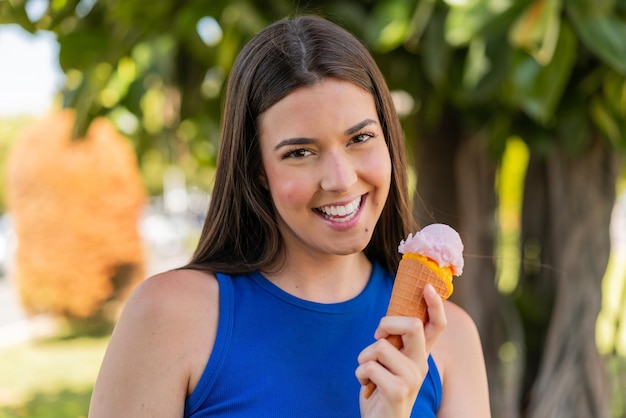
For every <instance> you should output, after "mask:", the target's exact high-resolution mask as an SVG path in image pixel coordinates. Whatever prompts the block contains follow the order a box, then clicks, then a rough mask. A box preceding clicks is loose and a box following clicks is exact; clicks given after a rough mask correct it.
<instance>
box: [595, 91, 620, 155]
mask: <svg viewBox="0 0 626 418" xmlns="http://www.w3.org/2000/svg"><path fill="white" fill-rule="evenodd" d="M589 109H590V113H591V119H592V120H593V122H594V123H595V125H596V126H597V127H598V129H599V130H600V132H602V134H603V135H604V136H605V137H606V138H608V139H609V141H610V142H611V143H612V144H613V145H614V146H615V147H616V148H619V149H624V148H626V122H625V121H624V119H623V118H618V117H615V115H614V114H613V113H612V112H611V110H610V109H608V107H607V105H606V103H604V101H602V100H601V99H600V98H598V97H594V98H593V100H592V101H591V105H590V108H589Z"/></svg>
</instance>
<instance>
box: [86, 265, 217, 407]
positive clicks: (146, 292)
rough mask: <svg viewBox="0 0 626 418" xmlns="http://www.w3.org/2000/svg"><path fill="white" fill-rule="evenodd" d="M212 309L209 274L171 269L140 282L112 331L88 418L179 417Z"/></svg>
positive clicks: (197, 372) (198, 370) (208, 347)
mask: <svg viewBox="0 0 626 418" xmlns="http://www.w3.org/2000/svg"><path fill="white" fill-rule="evenodd" d="M218 313H219V286H218V283H217V280H216V278H215V276H213V275H211V274H207V273H203V272H198V271H193V270H173V271H168V272H165V273H161V274H157V275H155V276H152V277H150V278H148V279H146V280H145V281H144V282H142V283H141V284H140V285H139V286H138V287H137V288H136V289H135V291H134V292H133V294H132V295H131V297H130V298H129V299H128V301H127V302H126V303H125V306H124V309H123V311H122V315H121V316H120V318H119V320H118V322H117V324H116V327H115V330H114V331H113V334H112V336H111V341H110V343H109V346H108V348H107V351H106V354H105V357H104V360H103V363H102V367H101V369H100V373H99V375H98V379H97V381H96V385H95V387H94V392H93V395H92V402H91V409H90V415H89V416H90V417H91V416H93V417H99V416H118V417H125V416H133V417H144V416H146V417H147V416H151V417H158V416H176V415H180V414H181V412H182V408H183V406H184V400H185V398H186V396H187V395H188V394H189V393H190V392H191V391H192V390H193V388H194V387H195V385H196V384H197V382H198V380H199V378H200V376H201V374H202V371H203V370H204V367H205V365H206V362H207V360H208V358H209V356H210V354H211V351H212V349H213V343H214V341H215V335H216V333H217V321H218ZM154 382H159V384H158V385H155V384H154Z"/></svg>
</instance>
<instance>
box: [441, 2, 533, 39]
mask: <svg viewBox="0 0 626 418" xmlns="http://www.w3.org/2000/svg"><path fill="white" fill-rule="evenodd" d="M530 1H531V0H502V1H498V2H494V1H493V0H467V1H463V2H459V1H451V0H446V1H445V2H446V3H448V5H449V6H450V11H449V13H448V17H447V19H446V25H445V38H446V41H447V42H448V43H450V45H453V46H462V45H467V44H469V43H470V42H471V41H472V39H475V38H477V37H480V36H486V35H494V34H496V36H497V34H498V33H499V32H502V31H504V30H506V28H508V27H509V25H510V22H511V20H512V19H515V18H516V16H517V14H518V12H519V11H520V10H523V9H524V8H525V6H526V4H528V3H529V2H530Z"/></svg>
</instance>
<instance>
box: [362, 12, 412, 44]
mask: <svg viewBox="0 0 626 418" xmlns="http://www.w3.org/2000/svg"><path fill="white" fill-rule="evenodd" d="M414 9H415V0H393V1H386V2H379V3H378V4H377V6H376V8H375V9H374V12H373V15H372V19H371V22H372V23H371V26H370V30H369V31H367V32H366V37H367V38H368V39H369V40H370V42H369V43H370V45H372V46H373V48H374V49H375V50H376V51H379V52H387V51H391V50H393V49H395V48H397V47H399V46H400V45H402V44H403V43H404V40H405V39H406V37H407V34H408V33H409V25H410V22H411V15H412V14H413V10H414Z"/></svg>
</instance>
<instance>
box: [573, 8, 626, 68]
mask: <svg viewBox="0 0 626 418" xmlns="http://www.w3.org/2000/svg"><path fill="white" fill-rule="evenodd" d="M566 10H567V12H568V16H569V18H570V20H571V21H572V24H573V25H574V28H575V29H576V32H577V33H578V35H579V36H580V39H581V40H582V42H583V43H584V44H585V46H586V47H587V48H589V50H590V51H591V52H592V53H594V54H595V55H596V56H597V57H598V58H599V59H600V60H602V61H603V62H604V63H606V64H607V65H609V66H610V67H612V68H613V69H615V70H616V71H619V72H620V73H622V74H626V21H625V20H624V19H623V18H622V19H620V18H618V17H617V15H615V14H604V15H597V14H593V15H585V14H583V12H582V11H581V10H580V9H579V8H577V7H574V6H573V5H569V4H568V7H567V9H566Z"/></svg>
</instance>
